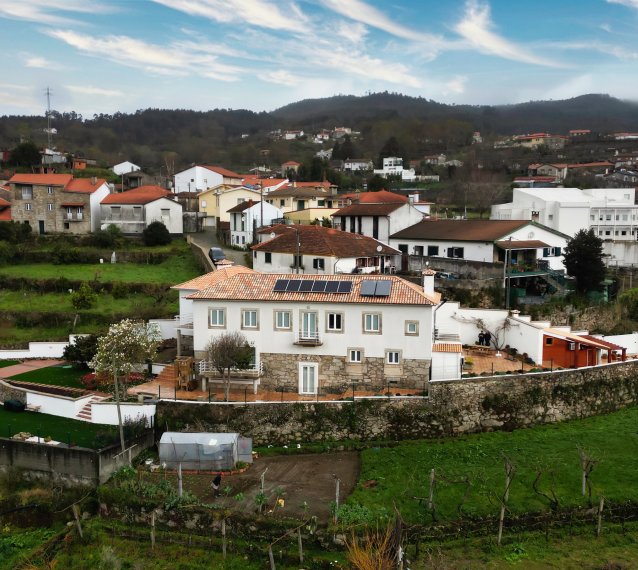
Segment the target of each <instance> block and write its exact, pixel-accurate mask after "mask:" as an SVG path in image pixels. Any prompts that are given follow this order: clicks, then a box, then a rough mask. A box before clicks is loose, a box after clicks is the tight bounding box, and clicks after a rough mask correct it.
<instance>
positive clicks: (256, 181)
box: [242, 176, 288, 190]
mask: <svg viewBox="0 0 638 570" xmlns="http://www.w3.org/2000/svg"><path fill="white" fill-rule="evenodd" d="M287 181H288V179H287V178H259V177H258V176H246V177H245V178H244V179H243V181H242V182H243V184H244V185H249V186H261V187H262V188H263V189H264V190H265V189H266V188H270V187H271V186H278V185H279V184H283V183H284V182H287Z"/></svg>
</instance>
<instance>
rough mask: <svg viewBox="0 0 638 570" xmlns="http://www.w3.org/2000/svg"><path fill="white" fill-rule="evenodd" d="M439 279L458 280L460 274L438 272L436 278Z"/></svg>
mask: <svg viewBox="0 0 638 570" xmlns="http://www.w3.org/2000/svg"><path fill="white" fill-rule="evenodd" d="M434 277H436V278H437V279H458V278H459V275H458V273H448V272H447V271H437V272H436V275H435V276H434Z"/></svg>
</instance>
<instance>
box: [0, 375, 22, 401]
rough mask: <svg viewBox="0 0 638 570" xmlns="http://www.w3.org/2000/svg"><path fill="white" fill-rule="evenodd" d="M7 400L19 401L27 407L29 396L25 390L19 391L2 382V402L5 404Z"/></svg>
mask: <svg viewBox="0 0 638 570" xmlns="http://www.w3.org/2000/svg"><path fill="white" fill-rule="evenodd" d="M7 400H18V401H19V402H22V403H23V404H25V405H26V403H27V394H26V392H25V391H24V390H18V389H16V388H14V387H13V386H10V385H9V384H7V383H6V382H3V381H2V380H0V402H2V403H4V402H6V401H7Z"/></svg>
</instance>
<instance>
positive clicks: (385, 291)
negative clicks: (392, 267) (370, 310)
mask: <svg viewBox="0 0 638 570" xmlns="http://www.w3.org/2000/svg"><path fill="white" fill-rule="evenodd" d="M391 290H392V281H390V280H388V279H384V280H383V281H377V287H376V289H375V291H374V295H375V297H387V296H389V295H390V291H391Z"/></svg>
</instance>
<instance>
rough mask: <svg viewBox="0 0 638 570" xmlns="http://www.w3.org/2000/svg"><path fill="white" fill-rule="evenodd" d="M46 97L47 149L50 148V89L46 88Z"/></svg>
mask: <svg viewBox="0 0 638 570" xmlns="http://www.w3.org/2000/svg"><path fill="white" fill-rule="evenodd" d="M45 94H46V96H47V148H49V149H50V148H51V95H52V93H51V89H49V88H48V87H47V90H46V91H45Z"/></svg>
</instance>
